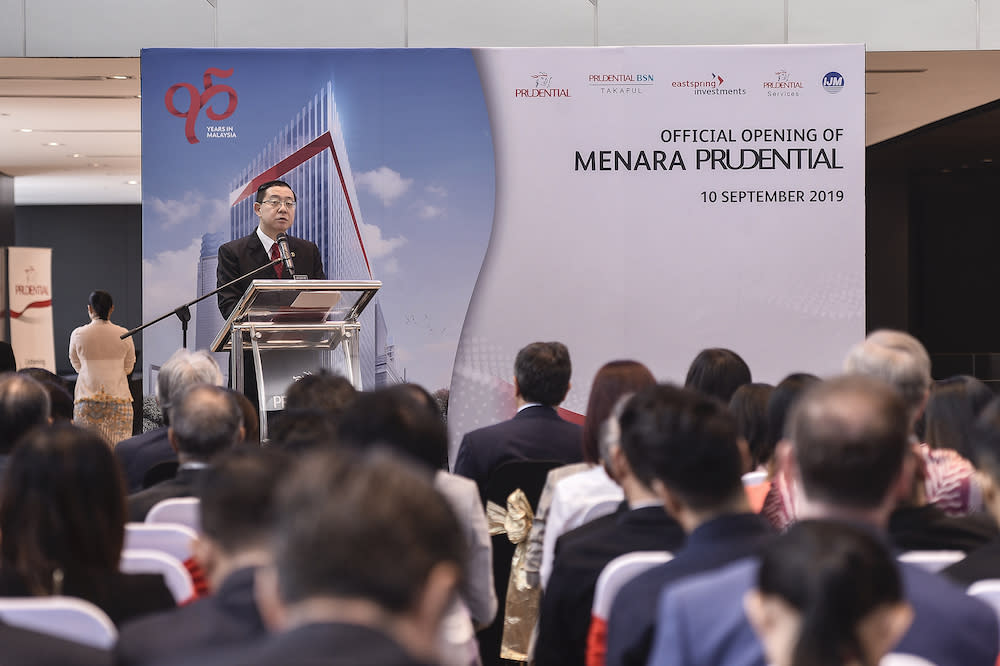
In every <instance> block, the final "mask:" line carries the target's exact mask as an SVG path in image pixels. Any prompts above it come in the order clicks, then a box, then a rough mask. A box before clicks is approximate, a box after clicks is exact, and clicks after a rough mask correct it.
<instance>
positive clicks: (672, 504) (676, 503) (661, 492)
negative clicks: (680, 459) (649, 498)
mask: <svg viewBox="0 0 1000 666" xmlns="http://www.w3.org/2000/svg"><path fill="white" fill-rule="evenodd" d="M652 489H653V492H654V493H656V496H657V497H659V498H660V500H661V501H662V502H663V508H664V510H665V511H666V512H667V513H669V514H670V515H671V516H673V517H674V518H677V517H678V516H679V515H680V513H681V511H682V510H683V509H684V503H683V502H681V501H680V499H679V498H678V497H677V495H676V494H675V493H673V492H671V491H670V488H668V487H667V485H666V484H665V483H663V481H660V480H659V479H653V485H652Z"/></svg>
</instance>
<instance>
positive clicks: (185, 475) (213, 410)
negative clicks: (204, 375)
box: [128, 384, 244, 523]
mask: <svg viewBox="0 0 1000 666" xmlns="http://www.w3.org/2000/svg"><path fill="white" fill-rule="evenodd" d="M171 418H172V421H171V425H170V427H169V429H168V430H167V438H168V439H169V440H170V445H171V446H172V447H173V448H174V450H175V451H176V452H177V459H178V460H179V461H180V467H178V469H177V476H175V477H174V478H173V479H168V480H166V481H161V482H160V483H157V484H156V485H153V486H150V487H149V488H146V489H145V490H141V491H139V492H137V493H135V494H133V495H129V497H128V514H129V520H130V521H133V522H140V523H141V522H142V521H143V520H145V519H146V514H147V513H149V510H150V509H152V508H153V506H154V505H155V504H156V503H157V502H160V501H162V500H165V499H169V498H171V497H191V496H192V495H194V493H195V482H196V481H197V479H198V477H199V476H200V475H201V474H202V473H203V472H204V471H205V469H206V468H208V466H209V465H210V464H211V463H212V459H213V458H215V457H216V456H217V455H219V454H220V453H223V452H224V451H227V450H229V449H230V448H232V447H233V446H235V445H236V444H238V443H240V442H242V441H243V436H244V429H243V412H242V411H241V410H240V408H239V406H238V405H237V404H236V401H235V400H234V399H233V397H232V396H231V395H230V394H229V393H228V392H227V391H226V390H225V389H223V388H220V387H218V386H211V385H208V384H201V385H199V386H194V387H192V388H190V389H188V390H187V391H186V392H184V393H183V394H182V395H181V396H180V397H179V398H178V400H177V403H176V404H175V405H174V406H173V407H172V416H171Z"/></svg>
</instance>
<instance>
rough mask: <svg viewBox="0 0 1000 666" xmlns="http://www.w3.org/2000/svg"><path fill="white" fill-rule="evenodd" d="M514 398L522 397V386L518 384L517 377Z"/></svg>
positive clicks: (515, 378)
mask: <svg viewBox="0 0 1000 666" xmlns="http://www.w3.org/2000/svg"><path fill="white" fill-rule="evenodd" d="M514 397H515V398H520V397H521V385H520V384H518V383H517V377H514Z"/></svg>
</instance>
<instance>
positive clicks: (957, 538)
mask: <svg viewBox="0 0 1000 666" xmlns="http://www.w3.org/2000/svg"><path fill="white" fill-rule="evenodd" d="M997 537H1000V530H998V529H997V524H996V522H995V521H994V520H993V518H992V517H990V515H989V514H985V513H972V514H969V515H967V516H949V515H947V514H945V512H944V511H942V510H941V509H939V508H938V507H936V506H934V505H933V504H927V505H924V506H906V507H900V508H898V509H896V510H895V511H893V512H892V515H890V516H889V538H890V539H892V543H893V545H894V546H896V548H899V549H901V550H963V551H965V552H970V551H973V550H975V549H977V548H979V547H981V546H985V545H986V544H987V543H989V542H990V541H992V540H993V539H996V538H997Z"/></svg>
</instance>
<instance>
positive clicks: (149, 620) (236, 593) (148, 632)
mask: <svg viewBox="0 0 1000 666" xmlns="http://www.w3.org/2000/svg"><path fill="white" fill-rule="evenodd" d="M253 581H254V570H253V569H252V568H246V569H239V570H237V571H234V572H233V573H232V574H230V575H229V576H228V577H227V578H226V579H225V580H224V581H222V585H220V586H219V589H218V590H216V591H215V594H214V595H212V596H210V597H207V598H205V599H199V600H198V601H196V602H194V603H191V604H188V605H186V606H183V607H181V608H177V609H175V610H171V611H168V612H165V613H157V614H156V615H148V616H146V617H144V618H141V619H139V620H136V621H135V622H129V623H128V624H126V625H125V626H124V627H123V628H122V630H121V633H120V634H119V636H118V644H117V645H116V646H115V663H117V664H118V665H119V666H139V665H141V664H148V663H150V662H151V661H154V660H156V659H163V658H167V657H171V658H172V657H176V656H180V655H182V654H184V653H188V652H191V653H194V652H197V653H203V652H205V651H206V650H212V649H221V648H224V647H236V646H241V645H245V644H246V643H247V642H248V641H252V640H256V639H259V638H262V637H264V635H265V634H266V633H267V630H266V629H265V628H264V624H263V622H262V621H261V618H260V613H259V612H257V605H256V604H255V603H254V596H253V586H254V582H253ZM194 661H196V660H194V659H193V660H192V663H193V662H194Z"/></svg>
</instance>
